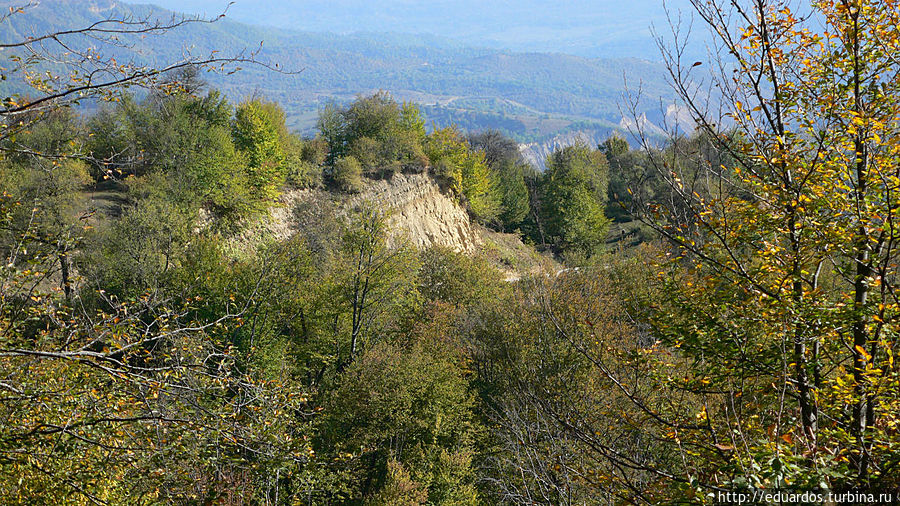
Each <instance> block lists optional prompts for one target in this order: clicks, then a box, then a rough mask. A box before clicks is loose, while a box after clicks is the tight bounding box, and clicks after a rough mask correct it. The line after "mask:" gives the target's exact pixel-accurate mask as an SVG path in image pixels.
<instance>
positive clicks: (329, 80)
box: [0, 0, 674, 142]
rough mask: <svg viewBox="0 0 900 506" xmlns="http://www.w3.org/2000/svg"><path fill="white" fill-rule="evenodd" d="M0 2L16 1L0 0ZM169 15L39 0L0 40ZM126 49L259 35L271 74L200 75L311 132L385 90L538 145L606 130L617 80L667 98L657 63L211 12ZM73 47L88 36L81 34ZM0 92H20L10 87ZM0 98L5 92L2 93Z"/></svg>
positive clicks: (160, 50)
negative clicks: (320, 29)
mask: <svg viewBox="0 0 900 506" xmlns="http://www.w3.org/2000/svg"><path fill="white" fill-rule="evenodd" d="M0 5H18V3H16V2H5V3H0ZM149 12H152V13H153V15H152V17H154V18H159V19H163V20H166V19H169V18H170V16H171V15H172V13H170V12H168V11H164V10H162V9H160V8H156V7H148V6H144V5H130V4H126V3H120V2H115V1H112V0H104V1H99V0H97V1H93V0H92V1H84V2H81V1H78V2H69V1H64V0H44V1H42V2H41V3H40V5H38V6H36V7H34V8H31V9H28V10H27V11H26V12H25V13H23V14H21V15H19V16H14V17H11V18H10V19H7V20H6V21H4V22H3V23H2V24H0V40H2V41H11V40H19V39H21V38H23V37H27V36H30V35H33V34H34V33H43V32H45V31H48V30H58V29H63V28H65V27H68V26H81V25H84V24H86V23H89V22H93V21H96V20H98V19H101V18H102V17H103V16H109V15H113V16H121V15H123V14H127V13H134V14H135V15H136V16H137V17H138V18H141V17H143V16H145V15H148V13H149ZM124 40H125V41H126V42H127V43H128V44H130V45H134V46H135V47H134V49H136V50H137V51H138V52H137V54H135V52H132V51H130V50H129V51H122V50H120V49H115V48H112V47H109V46H103V47H102V49H103V51H104V52H106V53H108V54H107V55H112V56H119V57H120V59H123V60H124V59H130V58H134V57H135V56H137V57H138V58H139V59H140V60H141V61H143V62H145V63H148V64H151V65H158V64H160V63H162V62H168V61H174V60H177V59H180V58H181V57H182V54H183V52H184V50H185V49H189V50H191V51H192V52H194V53H195V54H207V53H209V52H211V51H220V52H223V53H228V52H234V51H238V50H243V49H246V48H249V49H250V50H254V49H256V48H258V47H259V45H260V43H261V42H263V44H262V48H261V51H260V53H259V59H260V60H263V61H268V62H273V63H279V64H281V65H283V66H284V67H285V68H287V69H288V70H294V71H301V72H299V73H298V74H295V75H289V76H285V75H281V74H273V73H271V72H267V71H265V70H263V69H259V68H255V67H253V66H249V67H247V68H244V69H243V70H242V71H241V72H238V73H236V74H233V75H229V76H227V78H224V77H219V76H215V75H212V76H208V79H209V80H210V83H211V84H213V85H214V86H215V87H216V88H217V89H219V90H221V91H222V92H223V93H224V94H225V95H226V96H227V97H229V98H230V99H231V100H235V101H239V100H241V99H243V98H246V97H249V96H251V95H253V94H260V95H262V96H264V97H266V98H268V99H270V100H274V101H277V102H279V103H281V104H283V105H284V108H285V112H286V114H287V122H288V125H289V126H290V127H291V128H292V129H299V130H300V131H301V132H303V133H305V134H307V135H308V134H312V133H313V131H314V128H315V119H316V117H317V113H318V109H320V108H321V107H323V106H324V105H325V104H327V103H328V102H330V101H337V102H338V103H341V104H346V103H349V102H350V101H352V100H353V99H354V98H355V97H356V95H358V94H370V93H373V92H375V91H378V90H386V91H389V92H391V93H392V94H393V95H394V96H396V97H397V98H398V99H401V100H411V101H415V102H417V103H419V104H422V105H423V112H424V115H425V118H426V121H427V122H428V124H429V125H430V122H432V121H434V122H437V123H438V124H441V125H449V124H457V125H459V126H460V127H462V128H464V129H466V130H468V131H473V132H474V131H481V130H485V129H489V128H493V129H498V130H500V131H502V132H503V133H504V134H506V135H508V136H511V137H513V138H514V139H516V140H517V141H519V142H526V141H542V140H545V139H549V138H551V137H553V136H554V135H555V134H557V133H560V132H562V131H566V130H573V129H574V130H583V129H594V130H601V131H604V132H610V131H612V130H614V129H616V128H617V127H618V126H619V123H620V120H621V119H622V117H623V114H624V113H623V111H622V110H621V109H620V107H619V104H620V102H621V99H622V96H623V93H624V91H625V80H624V79H625V78H626V77H627V78H628V79H629V80H630V84H631V86H632V88H633V91H634V92H635V95H636V92H637V87H638V85H639V84H640V85H641V86H642V93H643V96H642V98H641V111H642V112H646V113H647V114H649V115H650V117H651V118H654V119H655V120H656V121H657V122H660V123H661V116H662V113H661V112H660V99H662V100H663V102H664V103H670V102H671V101H672V99H673V98H674V95H673V94H672V92H671V90H670V89H669V88H668V87H667V86H666V84H665V77H664V72H663V70H664V69H663V68H662V66H661V65H660V64H657V63H650V62H647V61H641V60H635V59H606V60H594V59H586V58H581V57H575V56H568V55H563V54H537V53H511V52H507V51H498V50H493V49H479V48H472V47H467V46H464V45H462V44H460V43H458V42H454V41H452V40H448V39H440V38H437V37H433V36H425V35H397V34H379V33H369V34H356V35H332V34H325V33H309V32H299V31H292V30H287V29H273V28H268V27H260V26H250V25H244V24H239V23H235V22H232V21H230V20H228V19H223V20H221V21H219V22H217V23H214V24H191V25H187V26H183V27H181V28H180V29H179V30H176V31H173V32H172V33H170V34H168V35H167V37H165V38H161V37H144V38H141V37H136V36H132V37H125V38H124ZM79 43H80V44H83V45H85V46H88V45H94V46H96V43H95V42H94V41H91V40H87V39H84V40H81V41H79ZM0 90H13V91H23V88H22V83H21V82H9V81H8V82H4V83H2V85H0ZM7 94H8V92H7Z"/></svg>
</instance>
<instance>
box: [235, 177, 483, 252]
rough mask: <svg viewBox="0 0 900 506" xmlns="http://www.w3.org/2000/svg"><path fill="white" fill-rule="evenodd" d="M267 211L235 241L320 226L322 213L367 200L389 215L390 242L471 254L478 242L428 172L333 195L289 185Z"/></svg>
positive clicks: (463, 214) (285, 235)
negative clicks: (406, 242)
mask: <svg viewBox="0 0 900 506" xmlns="http://www.w3.org/2000/svg"><path fill="white" fill-rule="evenodd" d="M279 200H280V203H281V205H278V206H275V207H272V208H271V209H270V212H269V216H268V217H267V218H265V219H263V220H262V221H261V222H259V223H257V224H255V225H254V226H252V227H251V229H250V230H246V231H245V232H244V233H242V234H240V237H239V238H237V239H236V242H237V243H243V244H252V243H255V242H256V241H255V240H254V238H255V237H270V238H274V239H277V240H284V239H287V238H288V237H290V236H291V235H293V234H294V233H296V232H297V231H299V230H304V229H305V230H314V229H316V228H317V227H320V226H321V223H320V222H319V221H320V220H319V219H318V217H321V216H322V215H323V214H332V215H334V216H338V217H340V216H346V215H347V214H348V213H349V212H351V211H352V210H354V209H357V208H360V207H363V206H366V205H371V206H374V207H375V208H376V209H379V210H382V211H384V212H385V213H386V215H387V226H388V230H389V233H390V241H392V242H394V241H400V240H406V241H409V242H410V243H411V244H412V245H413V246H415V247H417V248H420V249H425V248H428V247H429V246H432V245H438V246H444V247H447V248H450V249H453V250H454V251H457V252H461V253H467V254H471V253H474V252H476V251H477V250H478V248H479V246H480V245H481V244H482V237H481V234H480V233H479V229H478V228H477V227H476V226H475V225H474V224H473V223H472V221H471V220H470V219H469V215H468V213H467V212H466V210H465V209H463V207H462V206H460V205H459V204H457V203H456V202H455V201H454V200H453V199H452V198H451V197H450V196H449V195H447V194H445V193H444V192H442V191H441V188H440V187H439V186H438V184H437V182H435V180H434V179H433V178H432V177H431V176H429V175H427V174H397V175H395V176H394V177H392V178H391V179H389V180H375V181H371V180H370V181H367V184H366V187H365V188H364V189H363V190H362V191H361V192H359V193H356V194H352V195H347V194H334V193H330V192H328V191H327V190H293V191H288V192H285V193H284V194H283V195H282V196H281V198H280V199H279Z"/></svg>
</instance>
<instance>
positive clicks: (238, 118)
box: [231, 99, 287, 200]
mask: <svg viewBox="0 0 900 506" xmlns="http://www.w3.org/2000/svg"><path fill="white" fill-rule="evenodd" d="M285 131H286V127H285V124H284V111H283V110H282V109H281V108H280V107H279V106H278V105H277V104H274V103H271V102H263V101H262V100H258V99H257V100H250V101H248V102H244V103H243V104H241V105H239V106H238V107H237V109H236V110H235V113H234V121H233V122H232V126H231V135H232V137H233V138H234V145H235V147H236V148H237V149H238V150H239V151H240V152H242V153H243V154H244V155H245V156H246V157H247V164H248V166H247V179H248V181H249V183H250V186H251V188H252V190H253V192H254V193H255V194H256V195H257V196H258V198H261V199H263V200H271V199H272V198H274V197H275V196H276V195H277V194H278V190H279V188H280V187H281V185H282V184H283V183H284V179H285V176H286V172H287V170H286V168H285V166H284V162H285V154H284V145H283V142H284V132H285Z"/></svg>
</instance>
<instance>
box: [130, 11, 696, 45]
mask: <svg viewBox="0 0 900 506" xmlns="http://www.w3.org/2000/svg"><path fill="white" fill-rule="evenodd" d="M132 1H140V2H141V3H144V2H147V3H154V4H156V5H159V6H161V7H165V8H167V9H172V10H177V11H181V12H188V13H197V14H206V15H213V14H216V13H220V12H221V11H222V10H223V9H224V8H225V6H226V5H227V4H228V2H227V1H226V0H132ZM666 4H667V7H668V8H669V10H670V12H673V13H675V12H677V11H678V10H679V9H680V10H682V11H685V12H687V11H689V9H690V4H689V1H688V0H666ZM228 17H229V18H231V19H233V20H235V21H241V22H247V23H253V24H263V25H270V26H277V27H282V28H292V29H297V30H306V31H316V32H337V33H348V32H356V31H369V32H403V33H428V34H432V35H437V36H442V37H448V38H452V39H456V40H459V41H462V42H465V43H468V44H473V45H485V46H491V47H496V48H504V49H510V50H517V51H540V52H548V51H550V52H565V53H572V54H579V55H582V56H604V57H610V56H636V57H642V58H648V59H656V58H655V57H656V55H657V54H658V52H657V49H656V46H655V44H654V42H653V38H652V36H651V30H650V26H651V24H652V25H655V26H656V27H657V29H658V30H659V31H660V32H663V33H664V32H666V31H667V30H668V29H667V26H668V20H667V17H666V13H665V10H664V8H663V0H553V1H547V0H496V1H481V0H429V1H414V0H380V1H372V0H237V1H236V2H235V4H234V5H232V6H231V8H230V9H229V10H228Z"/></svg>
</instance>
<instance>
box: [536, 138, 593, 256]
mask: <svg viewBox="0 0 900 506" xmlns="http://www.w3.org/2000/svg"><path fill="white" fill-rule="evenodd" d="M607 184H608V166H607V163H606V158H605V157H604V156H603V154H602V153H600V152H599V151H592V150H591V149H589V148H588V147H587V146H585V145H575V146H569V147H566V148H562V149H560V150H557V151H555V152H554V153H553V154H551V155H550V158H548V160H547V172H546V173H545V175H544V178H543V181H542V187H541V190H542V204H543V214H544V215H545V217H546V232H547V236H548V238H549V239H550V240H551V241H552V242H553V243H554V244H555V245H556V247H557V248H558V249H560V250H561V251H567V250H568V251H574V252H578V253H580V254H583V255H586V256H590V255H592V254H594V253H596V252H597V251H598V249H599V248H600V247H601V246H602V245H603V243H604V241H605V239H606V233H607V231H608V228H609V220H608V219H607V218H606V215H605V209H606V192H607Z"/></svg>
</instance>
